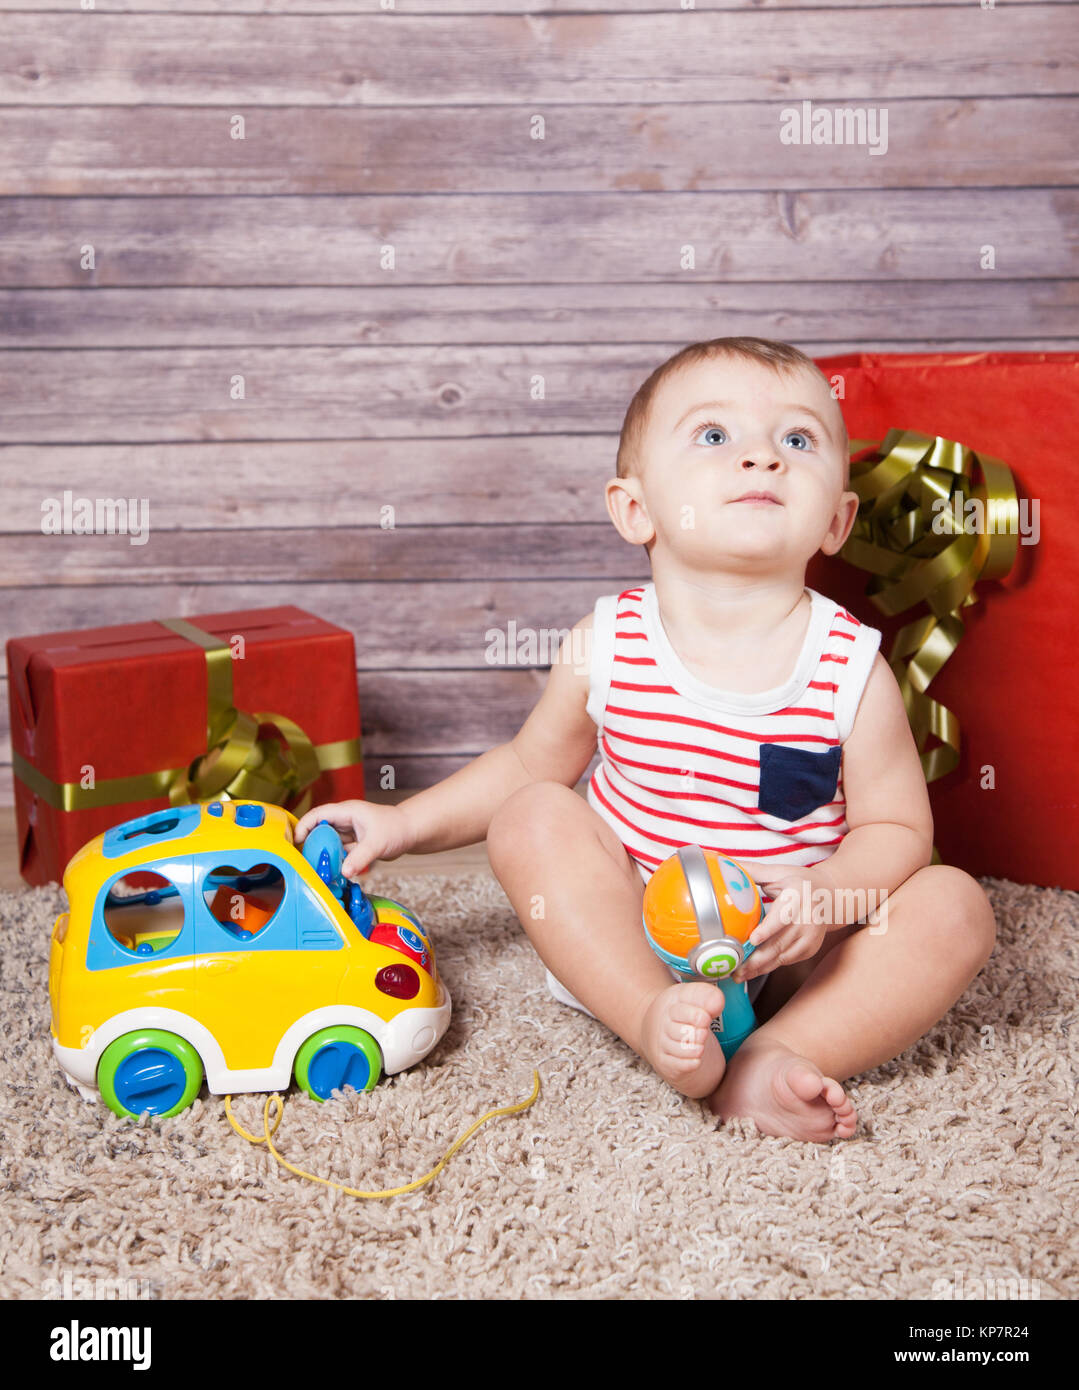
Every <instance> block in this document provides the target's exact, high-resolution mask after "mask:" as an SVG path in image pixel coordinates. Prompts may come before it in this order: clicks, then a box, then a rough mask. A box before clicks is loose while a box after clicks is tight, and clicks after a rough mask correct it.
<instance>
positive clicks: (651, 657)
mask: <svg viewBox="0 0 1079 1390" xmlns="http://www.w3.org/2000/svg"><path fill="white" fill-rule="evenodd" d="M849 481H850V469H849V444H848V438H847V431H846V426H845V424H844V421H843V415H842V412H841V410H840V408H839V405H838V402H837V401H836V399H835V397H834V396H833V393H832V390H831V388H830V386H829V383H828V382H827V380H826V379H825V378H824V376H823V375H822V374H821V372H820V371H819V369H818V368H817V367H816V366H815V364H814V363H813V362H812V360H811V359H810V358H808V357H806V356H805V355H804V354H803V353H801V352H800V351H798V350H797V349H796V348H793V347H790V346H788V345H787V344H784V343H775V342H770V341H767V340H764V339H759V338H719V339H714V340H712V341H711V342H703V343H695V344H692V345H691V346H689V347H687V348H684V349H683V350H682V351H681V352H679V353H677V354H676V355H675V356H674V357H672V358H670V360H668V361H667V362H664V363H663V364H662V365H661V366H659V367H658V368H657V369H656V370H655V371H654V372H653V373H652V375H651V376H650V377H649V378H648V379H647V380H646V381H645V382H644V383H643V385H642V386H641V387H640V389H639V390H638V391H637V394H636V395H635V396H634V398H633V401H632V402H631V404H630V407H629V410H628V411H627V413H626V417H625V422H624V424H623V427H622V433H621V438H620V441H619V449H618V459H617V476H616V477H614V478H611V479H610V480H609V481H608V482H607V485H606V501H607V510H608V512H609V513H610V517H611V520H612V521H613V523H614V525H615V527H616V528H617V530H618V532H619V534H620V535H622V536H623V537H624V538H625V539H626V540H627V541H629V542H630V543H631V544H633V545H641V546H644V547H645V550H646V551H647V553H648V555H649V558H650V561H651V571H652V578H651V580H650V581H648V582H647V583H640V584H635V585H633V586H631V587H629V588H626V589H623V590H622V591H621V592H620V593H618V594H609V595H605V596H604V597H602V598H600V599H599V600H598V601H597V603H596V605H595V608H594V610H593V612H592V613H590V614H588V615H587V616H586V617H584V618H582V619H581V621H580V622H579V623H577V624H576V627H575V629H574V630H573V631H571V632H570V633H569V635H568V636H567V637H566V640H565V641H564V642H563V644H562V649H561V652H560V654H559V658H558V660H556V661H555V663H554V664H553V665H552V667H551V672H550V676H549V678H548V680H547V684H546V687H545V689H544V692H543V694H542V696H541V697H540V699H539V701H538V702H537V704H536V706H535V708H534V709H533V710H532V712H531V714H530V715H529V716H528V718H527V720H526V721H525V723H524V724H523V725H522V727H521V729H520V731H519V732H518V733H517V735H516V736H515V737H514V738H513V739H511V740H510V741H509V742H507V743H504V744H501V745H500V746H498V747H497V748H493V749H491V750H490V751H489V752H487V753H485V754H483V755H482V756H481V757H479V758H477V759H476V760H475V761H474V762H472V763H470V764H469V765H468V766H467V767H464V768H462V769H461V770H460V771H459V772H456V773H454V774H453V776H451V777H448V778H447V779H446V780H445V781H443V782H440V783H438V784H437V785H436V786H434V787H431V788H428V789H427V790H425V791H422V792H420V793H418V794H417V795H415V796H413V797H410V798H409V799H407V800H405V801H403V802H401V803H400V804H398V805H396V806H387V805H371V804H369V803H367V802H360V801H354V802H343V803H339V804H331V805H324V806H318V807H316V808H315V809H313V810H312V811H309V812H308V813H307V814H306V815H305V816H304V817H303V818H302V820H301V821H300V823H299V826H298V827H297V837H298V838H299V839H301V840H302V838H303V837H304V836H305V835H306V833H307V832H308V831H309V830H310V829H311V828H312V827H313V826H314V825H315V824H316V823H317V821H318V820H319V819H321V818H325V819H327V820H329V821H330V822H331V824H333V825H334V826H335V827H336V828H337V829H338V830H339V831H341V832H342V835H343V836H344V838H345V840H346V842H353V843H352V847H351V848H350V850H349V853H348V856H347V858H346V861H345V872H346V873H347V874H349V875H350V876H355V875H356V874H357V873H358V872H359V871H360V870H361V869H363V868H365V867H366V866H367V865H368V864H370V863H371V862H372V861H373V860H375V859H379V858H381V859H394V858H396V857H397V856H398V855H400V854H404V853H408V852H414V853H415V852H419V853H426V852H432V851H435V850H441V849H448V848H452V847H454V846H458V845H465V844H472V843H475V842H476V841H479V840H482V839H484V838H485V837H486V840H487V851H488V856H489V858H490V862H491V866H492V868H493V870H494V872H495V875H496V876H497V878H498V880H499V882H500V883H501V884H502V886H503V888H504V889H505V892H506V894H507V896H508V897H509V899H510V902H511V903H512V904H513V907H514V910H515V911H516V913H517V915H518V917H519V918H520V920H521V923H522V925H523V927H524V929H525V931H526V932H527V933H528V935H529V937H530V938H531V940H532V943H533V944H534V946H535V948H536V950H537V952H538V953H539V955H540V958H541V959H542V960H543V962H544V964H545V966H546V967H547V980H548V985H549V987H550V989H551V992H552V993H553V994H554V996H555V997H556V998H557V999H559V1000H561V1001H562V1002H564V1003H566V1004H568V1005H570V1006H572V1007H576V1008H580V1009H583V1010H585V1011H586V1012H588V1013H591V1014H592V1015H593V1016H594V1017H595V1018H597V1019H599V1020H601V1021H602V1022H603V1023H604V1024H605V1025H606V1026H607V1027H608V1028H610V1029H612V1030H613V1031H614V1032H615V1033H617V1034H618V1036H619V1037H620V1038H622V1039H623V1040H624V1041H625V1042H626V1043H627V1044H628V1045H629V1046H630V1047H631V1048H633V1050H634V1051H635V1052H637V1053H638V1054H639V1055H640V1056H641V1057H642V1058H644V1059H645V1060H646V1061H647V1062H648V1063H650V1064H651V1066H652V1067H653V1068H654V1069H655V1070H656V1071H657V1072H658V1073H659V1075H660V1076H662V1077H663V1078H664V1079H665V1080H666V1081H667V1082H668V1083H669V1084H670V1085H671V1086H673V1087H675V1089H677V1090H678V1091H680V1092H682V1094H684V1095H686V1096H691V1097H696V1098H700V1099H707V1101H708V1104H709V1107H710V1109H711V1110H712V1112H713V1113H715V1114H716V1115H719V1116H722V1117H724V1118H726V1117H728V1116H733V1115H744V1116H749V1117H751V1118H752V1119H753V1120H754V1121H755V1122H756V1124H757V1126H758V1128H759V1129H760V1130H761V1131H762V1132H763V1133H765V1134H773V1135H791V1136H793V1137H795V1138H797V1139H803V1140H816V1141H820V1142H827V1141H830V1140H833V1139H842V1138H847V1137H849V1136H850V1135H852V1134H853V1133H854V1132H855V1128H856V1124H857V1118H856V1115H855V1110H854V1107H853V1105H852V1104H851V1101H850V1099H849V1097H848V1096H847V1094H846V1092H845V1090H844V1089H843V1085H842V1082H843V1081H845V1080H847V1079H848V1078H850V1077H852V1076H856V1075H858V1074H859V1073H861V1072H865V1071H867V1070H869V1069H870V1068H872V1067H875V1066H877V1065H878V1064H880V1063H882V1062H885V1061H887V1060H889V1059H890V1058H892V1057H895V1056H896V1055H897V1054H899V1053H900V1052H902V1051H903V1050H904V1049H905V1048H907V1047H909V1046H910V1045H911V1044H912V1043H914V1042H915V1041H917V1039H918V1038H920V1037H921V1036H922V1035H923V1034H924V1033H925V1032H926V1031H927V1030H928V1029H929V1028H930V1027H931V1025H932V1024H933V1023H934V1022H936V1020H937V1019H939V1018H940V1017H941V1016H942V1015H943V1014H944V1013H945V1012H946V1011H947V1010H948V1009H949V1008H950V1007H951V1005H952V1004H953V1003H954V1002H955V1001H956V1000H957V999H958V998H959V996H960V995H961V994H962V993H963V991H964V990H965V989H966V987H967V985H968V984H969V983H970V981H971V980H972V979H973V978H974V976H975V975H977V974H978V972H979V971H980V970H981V969H982V967H983V966H984V964H985V962H986V961H987V960H988V958H989V955H990V953H991V952H992V949H993V944H994V941H995V936H996V927H995V922H994V918H993V913H992V909H991V907H990V905H989V902H988V899H987V898H986V896H985V893H984V892H983V891H982V889H981V887H980V886H979V885H978V883H977V882H976V881H975V880H974V879H973V878H971V877H970V876H969V875H968V874H966V873H963V872H962V871H961V870H959V869H956V868H952V867H949V866H946V865H943V864H932V863H931V862H930V861H931V858H932V845H933V822H932V816H931V813H930V808H929V798H928V795H927V791H926V784H925V778H924V775H923V772H922V768H921V764H920V761H919V757H918V752H917V748H916V745H915V743H914V739H913V736H912V734H911V731H910V726H909V724H908V721H907V716H906V711H905V709H904V705H903V699H902V695H901V693H900V690H899V686H898V684H897V682H896V679H895V677H894V675H893V674H892V672H891V670H890V668H889V666H888V664H887V663H886V661H885V660H884V658H883V657H882V656H881V654H880V652H879V650H878V648H879V643H880V633H879V631H878V630H877V629H875V628H871V627H869V626H867V625H865V624H862V623H859V622H858V621H857V619H855V618H854V617H853V615H852V614H850V613H848V612H847V611H846V610H845V609H844V608H842V607H841V606H839V605H837V604H836V603H834V602H833V601H832V600H830V599H828V598H826V597H825V596H823V595H822V594H819V593H817V592H816V591H815V590H812V589H808V588H806V585H805V575H806V565H807V563H808V562H809V560H810V559H811V558H812V557H813V556H814V555H815V554H816V553H817V552H818V551H823V552H824V553H825V554H826V555H834V554H835V553H836V552H837V551H838V550H839V549H840V547H841V546H842V545H843V543H844V541H845V540H846V538H847V536H848V534H849V533H850V530H851V527H852V525H853V523H854V519H855V515H856V513H857V510H858V499H857V496H856V495H855V494H854V493H853V492H851V491H850V490H849ZM582 653H585V654H586V655H585V656H583V657H582ZM597 740H598V748H599V754H600V762H599V764H598V766H597V768H596V770H595V772H594V773H593V775H592V778H591V780H590V782H589V784H588V794H587V799H585V798H582V797H581V796H579V795H578V794H577V793H576V792H575V791H574V790H573V788H574V787H575V786H576V784H577V782H578V780H579V778H580V777H581V776H582V775H583V774H584V772H585V770H586V768H587V767H588V765H589V764H590V762H591V761H592V759H593V757H594V755H595V753H596V750H597ZM687 844H698V845H702V846H703V847H705V848H708V849H714V850H717V851H718V852H720V853H722V854H729V855H731V856H732V857H733V858H735V859H737V860H738V862H739V863H740V864H741V865H742V866H743V868H745V869H746V870H747V872H749V873H750V874H751V875H752V876H753V878H754V879H755V881H756V882H757V884H758V886H759V888H760V890H761V896H762V900H763V902H764V905H765V913H764V916H763V918H762V920H761V922H760V923H759V924H758V925H757V927H756V928H755V930H754V931H753V934H752V936H751V937H750V941H751V942H752V943H753V946H754V950H753V952H752V953H751V954H750V955H749V956H748V957H747V959H746V960H745V962H744V963H743V964H742V966H741V967H740V969H739V971H738V972H737V974H736V975H735V979H736V980H743V981H746V982H747V988H748V992H749V995H750V998H751V1000H753V1002H754V1006H755V1009H756V1013H757V1017H758V1019H759V1020H760V1026H759V1027H758V1028H757V1029H756V1031H755V1032H753V1033H752V1034H751V1035H750V1036H749V1038H748V1039H747V1040H746V1041H745V1042H744V1043H743V1044H742V1046H741V1047H740V1048H739V1049H738V1051H737V1052H736V1053H735V1054H734V1055H733V1057H731V1058H730V1059H729V1060H726V1061H725V1059H724V1056H723V1052H722V1049H721V1047H720V1044H719V1041H718V1040H717V1038H716V1035H715V1033H714V1031H713V1027H712V1025H713V1023H714V1022H715V1020H716V1019H717V1018H718V1017H719V1015H720V1014H721V1011H722V1008H723V996H722V993H721V991H720V990H718V989H717V988H716V987H715V986H714V985H713V984H710V983H707V982H705V981H701V982H700V983H675V977H674V976H673V975H672V973H671V972H670V971H669V970H668V968H667V966H665V965H664V964H663V963H662V962H661V961H660V960H659V958H658V957H657V956H656V955H655V954H654V953H653V951H652V950H651V948H650V947H649V944H648V941H647V940H646V938H645V935H644V932H643V929H642V925H641V901H642V895H643V891H644V885H645V883H646V882H647V880H648V878H649V876H650V875H651V873H652V872H653V871H654V870H655V869H656V868H657V867H658V865H659V864H660V863H661V862H662V861H663V860H664V859H666V858H667V857H668V856H670V855H672V854H674V853H675V852H676V851H677V850H678V849H679V848H680V847H681V846H683V845H687Z"/></svg>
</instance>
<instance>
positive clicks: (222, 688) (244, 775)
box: [11, 618, 363, 815]
mask: <svg viewBox="0 0 1079 1390" xmlns="http://www.w3.org/2000/svg"><path fill="white" fill-rule="evenodd" d="M157 621H158V622H160V623H161V624H162V626H164V627H167V628H168V629H169V630H170V631H171V632H175V633H176V634H177V636H179V637H183V638H185V639H186V640H187V641H189V642H194V643H195V644H196V645H197V646H200V647H202V649H203V651H204V652H205V655H206V752H205V753H203V754H200V755H199V757H198V758H196V759H195V760H194V761H193V762H192V763H189V764H187V765H185V766H184V767H174V768H164V769H162V770H161V771H158V772H147V773H140V774H138V775H136V776H134V777H109V778H103V779H100V780H97V781H95V783H94V785H93V786H91V787H84V786H83V785H82V783H81V782H54V781H53V780H52V779H51V778H50V777H46V776H45V774H44V773H43V772H40V771H39V770H38V769H37V768H36V767H34V766H33V764H32V763H30V762H28V761H27V760H26V759H25V758H24V757H22V755H21V754H19V753H17V752H14V751H13V752H12V759H11V760H12V768H13V771H14V773H15V775H16V776H17V777H18V778H19V779H20V780H21V781H22V782H24V783H25V784H26V785H27V786H28V787H29V788H30V790H31V791H32V792H33V793H34V794H35V795H36V796H39V797H40V798H41V799H42V800H43V801H45V802H47V803H48V805H50V806H54V807H55V808H56V809H57V810H61V811H80V810H85V809H87V808H89V807H95V806H119V805H122V804H124V803H125V802H130V801H150V800H155V799H157V798H158V797H168V799H169V801H170V802H171V803H172V805H174V806H179V805H182V804H184V803H187V802H192V801H208V800H210V799H212V798H213V797H215V796H220V795H221V794H222V793H223V792H224V793H227V794H228V795H229V796H231V797H233V798H234V799H237V800H240V799H242V800H248V801H268V802H272V803H274V804H275V805H278V806H283V805H285V804H286V803H288V802H290V801H292V802H294V803H295V804H293V805H292V806H291V807H290V809H291V810H293V811H294V812H295V813H296V814H297V815H302V814H303V813H304V811H306V810H307V809H308V808H309V807H310V805H311V792H310V787H311V784H312V783H313V782H314V781H315V779H316V778H317V777H318V776H319V774H320V773H321V772H329V771H333V770H335V769H337V768H343V767H350V766H352V765H353V764H354V763H358V762H359V761H360V759H361V758H362V756H363V753H362V742H361V740H360V739H358V738H350V739H341V740H339V741H337V742H334V743H320V744H317V745H316V744H313V743H312V742H311V740H310V738H308V736H307V734H306V733H305V732H304V731H303V729H301V728H300V726H299V724H297V723H295V722H294V721H293V720H291V719H287V718H286V717H285V716H284V715H283V714H275V713H273V712H272V711H269V710H259V711H256V712H254V713H250V714H249V713H247V712H246V711H244V710H238V709H236V707H235V706H234V705H233V703H232V649H231V647H230V646H229V644H228V643H227V642H223V641H222V640H221V639H220V638H219V637H214V636H213V634H212V633H209V632H203V630H202V629H201V628H199V627H196V626H195V625H194V623H190V622H186V621H185V620H184V619H182V618H159V619H158V620H157ZM261 729H266V730H268V735H267V734H263V736H262V737H260V736H259V734H260V730H261ZM296 798H300V799H299V801H298V802H297V801H296Z"/></svg>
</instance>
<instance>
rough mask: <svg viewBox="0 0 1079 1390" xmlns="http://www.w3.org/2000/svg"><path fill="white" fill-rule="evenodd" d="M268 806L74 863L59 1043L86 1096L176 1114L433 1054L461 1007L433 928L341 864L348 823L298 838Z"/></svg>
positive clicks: (65, 919)
mask: <svg viewBox="0 0 1079 1390" xmlns="http://www.w3.org/2000/svg"><path fill="white" fill-rule="evenodd" d="M295 824H296V818H295V816H293V815H291V814H290V812H288V811H285V810H282V809H281V807H279V806H271V805H266V804H264V803H262V802H257V801H256V802H251V801H245V802H239V801H213V802H207V803H202V804H198V805H189V806H177V807H174V808H172V809H170V810H166V811H155V812H154V813H152V814H151V815H147V816H142V817H139V818H138V819H136V820H131V821H126V822H125V823H124V824H122V825H117V826H113V828H112V829H111V830H107V831H106V832H105V833H104V835H99V836H97V838H96V839H94V840H91V841H90V843H89V844H87V845H84V846H83V848H82V849H81V850H79V852H78V853H77V854H76V855H75V856H74V857H73V858H72V860H71V861H70V863H69V864H68V866H67V870H66V871H65V873H64V888H65V890H66V892H67V896H68V903H69V911H68V912H65V913H62V914H61V916H60V917H58V918H57V920H56V925H55V926H54V928H53V934H52V948H51V952H50V956H49V1002H50V1005H51V1008H52V1029H51V1031H52V1045H53V1051H54V1053H55V1055H56V1059H57V1061H58V1062H59V1063H60V1066H61V1068H62V1069H63V1072H64V1075H65V1076H66V1077H67V1079H68V1081H69V1082H70V1083H71V1084H72V1085H73V1086H75V1087H76V1088H77V1089H78V1091H79V1092H80V1094H81V1095H83V1096H84V1097H86V1098H87V1099H93V1098H95V1097H96V1096H97V1095H98V1094H100V1095H101V1097H102V1098H103V1099H104V1101H105V1102H106V1104H107V1105H108V1106H109V1107H110V1108H111V1109H112V1110H114V1111H115V1112H116V1113H117V1114H118V1115H140V1114H142V1113H143V1112H147V1111H148V1112H149V1113H150V1114H152V1115H161V1116H169V1115H176V1114H178V1113H179V1112H180V1111H181V1110H184V1109H186V1107H187V1106H189V1105H190V1104H191V1102H192V1101H193V1100H194V1099H195V1097H196V1096H197V1095H198V1092H199V1089H200V1087H201V1085H202V1081H203V1076H204V1075H205V1078H206V1082H207V1084H208V1087H209V1090H210V1092H211V1094H213V1095H223V1094H225V1093H227V1092H242V1091H280V1090H284V1089H285V1088H286V1087H287V1086H288V1084H289V1081H290V1078H291V1077H292V1076H293V1074H295V1078H296V1082H297V1084H298V1085H299V1086H300V1087H301V1088H302V1089H303V1090H305V1091H306V1092H307V1093H308V1094H309V1095H311V1096H313V1097H314V1098H315V1099H316V1100H325V1099H327V1098H328V1097H329V1096H330V1095H331V1094H332V1092H333V1091H334V1090H337V1089H343V1088H344V1087H346V1086H352V1087H353V1088H354V1089H356V1090H370V1089H371V1088H372V1087H373V1086H374V1085H375V1084H376V1083H377V1082H378V1080H379V1077H380V1075H381V1074H382V1073H383V1072H385V1073H387V1074H393V1073H394V1072H398V1071H402V1070H403V1069H404V1068H406V1067H410V1066H412V1065H414V1064H415V1063H416V1062H418V1061H420V1060H421V1059H422V1058H423V1057H425V1056H426V1055H427V1054H428V1053H429V1052H430V1051H431V1049H432V1048H433V1047H434V1046H435V1044H436V1043H437V1042H438V1040H439V1039H440V1038H441V1037H442V1035H443V1034H444V1033H445V1031H446V1029H447V1027H448V1026H449V1021H450V1008H451V1001H450V996H449V992H448V991H447V989H446V986H445V985H444V984H443V983H442V981H440V979H439V977H438V972H437V969H436V967H435V959H434V953H433V952H432V950H431V944H430V941H429V940H428V939H427V936H426V934H425V933H424V931H423V928H422V927H421V925H420V923H419V922H418V921H417V920H416V918H415V917H414V916H413V915H412V914H411V913H410V912H409V911H408V910H407V909H406V908H404V907H402V906H401V904H400V903H397V902H394V901H393V900H392V899H390V898H382V897H377V896H375V895H371V896H368V895H367V894H365V893H364V892H363V890H362V889H361V888H360V886H359V885H358V884H355V883H351V882H349V881H348V880H347V879H345V878H343V876H342V875H341V862H342V857H343V850H342V845H341V839H340V837H339V836H338V834H337V832H336V831H335V830H334V829H333V828H332V827H331V826H330V825H328V824H327V823H326V822H325V821H323V822H321V823H320V824H319V825H318V826H317V827H316V828H315V829H314V830H313V831H312V832H311V833H310V834H309V835H308V836H307V838H306V840H305V841H304V844H303V847H302V851H301V849H300V848H298V847H297V846H296V845H295V844H294V843H293V836H292V830H293V827H294V826H295Z"/></svg>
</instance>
